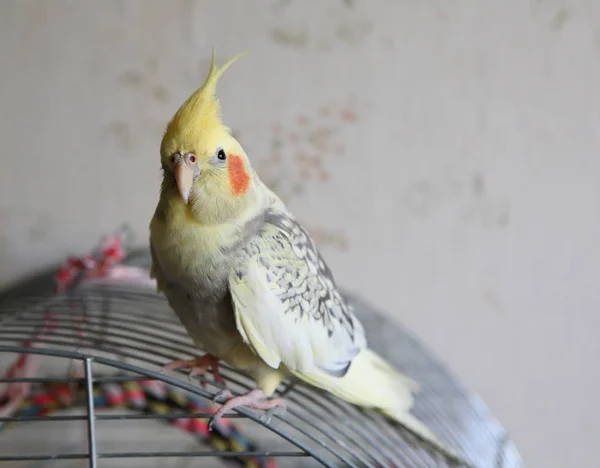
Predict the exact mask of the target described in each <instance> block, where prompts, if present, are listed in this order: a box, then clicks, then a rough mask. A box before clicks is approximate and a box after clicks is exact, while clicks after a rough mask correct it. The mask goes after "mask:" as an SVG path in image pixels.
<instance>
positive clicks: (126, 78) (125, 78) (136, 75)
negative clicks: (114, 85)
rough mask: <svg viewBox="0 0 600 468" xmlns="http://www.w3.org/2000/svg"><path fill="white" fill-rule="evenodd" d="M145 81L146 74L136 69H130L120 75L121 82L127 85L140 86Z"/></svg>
mask: <svg viewBox="0 0 600 468" xmlns="http://www.w3.org/2000/svg"><path fill="white" fill-rule="evenodd" d="M143 82H144V76H143V75H142V74H141V73H140V72H138V71H135V70H129V71H126V72H125V73H123V74H122V75H121V76H120V77H119V83H121V84H122V85H125V86H140V85H141V84H142V83H143Z"/></svg>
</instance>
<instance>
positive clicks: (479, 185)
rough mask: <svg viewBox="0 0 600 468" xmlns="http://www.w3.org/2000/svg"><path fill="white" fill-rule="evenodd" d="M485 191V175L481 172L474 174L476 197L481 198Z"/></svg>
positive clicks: (474, 192)
mask: <svg viewBox="0 0 600 468" xmlns="http://www.w3.org/2000/svg"><path fill="white" fill-rule="evenodd" d="M484 192H485V185H484V180H483V176H482V175H481V174H475V175H474V176H473V194H474V195H475V196H476V197H478V198H481V197H482V196H483V195H484Z"/></svg>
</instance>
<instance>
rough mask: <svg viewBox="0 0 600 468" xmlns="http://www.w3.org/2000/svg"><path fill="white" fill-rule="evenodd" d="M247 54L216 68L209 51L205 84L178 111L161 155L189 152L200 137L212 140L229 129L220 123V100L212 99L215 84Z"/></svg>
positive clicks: (214, 97) (171, 122)
mask: <svg viewBox="0 0 600 468" xmlns="http://www.w3.org/2000/svg"><path fill="white" fill-rule="evenodd" d="M245 53H246V52H242V53H239V54H238V55H236V56H235V57H233V58H231V59H229V60H228V61H227V62H225V64H224V65H223V66H221V67H220V68H217V66H216V61H215V49H214V48H213V50H212V60H211V63H210V69H209V70H208V75H207V76H206V80H205V81H204V84H203V85H202V86H201V87H200V88H198V89H197V90H196V91H195V92H194V93H193V94H192V95H191V96H190V97H189V98H188V99H187V100H186V101H185V102H184V103H183V104H182V105H181V107H180V108H179V109H178V110H177V112H176V113H175V115H174V116H173V118H172V119H171V121H170V122H169V124H168V125H167V129H166V131H165V134H164V136H163V140H162V143H161V154H163V155H168V156H170V155H171V154H172V153H174V152H175V151H181V152H187V151H188V150H191V147H190V146H191V145H192V144H193V142H195V141H198V140H199V139H200V136H201V135H202V136H206V135H210V134H214V137H215V138H218V137H221V136H222V135H223V133H229V129H228V128H227V127H226V126H225V125H223V123H222V122H221V115H220V111H221V110H220V106H219V101H218V99H217V98H216V96H215V91H216V88H217V82H218V81H219V78H220V77H221V76H222V75H223V73H224V72H225V70H227V69H228V68H229V67H230V66H231V65H232V64H233V63H234V62H235V61H236V60H238V59H239V58H240V57H241V56H242V55H245Z"/></svg>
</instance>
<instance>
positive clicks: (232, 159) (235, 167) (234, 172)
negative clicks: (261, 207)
mask: <svg viewBox="0 0 600 468" xmlns="http://www.w3.org/2000/svg"><path fill="white" fill-rule="evenodd" d="M227 173H228V174H229V184H230V185H231V191H232V193H233V195H235V196H238V195H242V194H244V193H246V190H248V186H249V185H250V176H249V175H248V173H247V172H246V169H245V168H244V162H243V161H242V158H240V157H239V156H238V155H236V154H230V155H229V164H228V165H227Z"/></svg>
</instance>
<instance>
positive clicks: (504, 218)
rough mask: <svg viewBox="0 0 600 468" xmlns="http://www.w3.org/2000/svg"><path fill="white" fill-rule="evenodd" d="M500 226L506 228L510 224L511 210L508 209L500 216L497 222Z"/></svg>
mask: <svg viewBox="0 0 600 468" xmlns="http://www.w3.org/2000/svg"><path fill="white" fill-rule="evenodd" d="M496 222H497V224H498V226H500V227H506V226H508V224H509V223H510V210H509V209H508V208H506V210H504V211H502V212H501V213H500V214H499V215H498V219H497V220H496Z"/></svg>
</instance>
